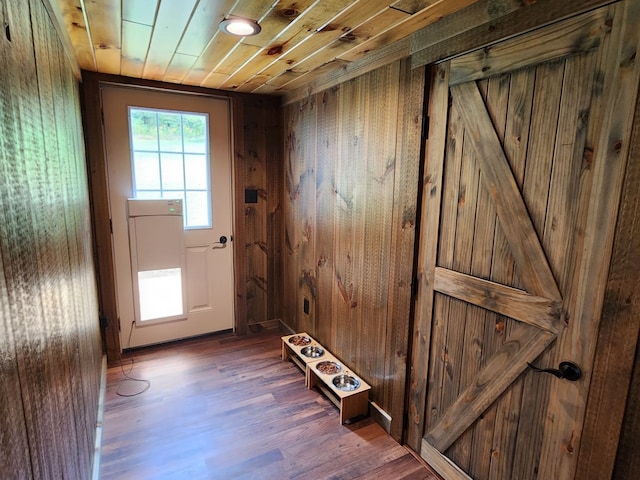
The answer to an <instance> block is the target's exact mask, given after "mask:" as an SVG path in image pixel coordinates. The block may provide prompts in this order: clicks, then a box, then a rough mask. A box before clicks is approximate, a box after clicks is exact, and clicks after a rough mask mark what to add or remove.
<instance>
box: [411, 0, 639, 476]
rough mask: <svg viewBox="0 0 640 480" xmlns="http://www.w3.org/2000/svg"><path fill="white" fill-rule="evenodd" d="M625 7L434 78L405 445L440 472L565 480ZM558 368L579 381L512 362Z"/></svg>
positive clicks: (626, 39) (619, 118)
mask: <svg viewBox="0 0 640 480" xmlns="http://www.w3.org/2000/svg"><path fill="white" fill-rule="evenodd" d="M637 5H638V2H637V1H632V2H619V3H617V4H613V5H611V6H608V7H604V8H601V9H598V10H594V11H592V12H589V13H587V14H583V15H581V16H578V17H575V18H572V19H569V20H565V21H563V22H562V23H558V24H555V25H552V26H549V27H546V28H544V29H541V30H538V31H535V32H533V33H529V34H526V35H523V36H521V37H518V38H515V39H511V40H509V41H507V42H504V43H501V44H497V45H494V46H492V47H490V48H485V49H483V50H482V51H478V52H473V53H471V54H468V55H466V56H464V57H460V58H457V59H454V60H451V61H449V62H447V63H444V64H440V65H437V66H436V67H435V68H434V71H433V78H432V82H431V92H430V106H429V109H430V112H429V116H430V130H429V139H428V145H427V153H426V159H425V180H424V182H425V184H424V193H423V211H422V220H421V222H422V223H421V238H420V247H419V248H420V251H419V267H418V281H419V290H418V298H417V303H416V321H415V330H414V342H413V356H412V371H411V379H412V382H411V396H410V399H409V402H410V405H409V423H408V431H407V440H408V443H409V445H410V446H412V448H414V449H416V450H417V451H418V452H420V454H421V455H422V457H423V458H425V459H426V460H427V461H428V462H429V463H430V464H432V465H433V466H434V467H436V468H437V469H438V470H439V471H440V472H441V474H442V475H443V476H444V477H445V478H447V479H449V478H469V477H470V478H476V479H496V480H504V479H535V478H539V479H554V480H562V479H572V478H573V474H574V471H575V462H576V460H577V458H578V454H579V445H580V439H581V431H582V422H583V416H584V412H585V405H586V398H587V393H588V388H589V375H590V370H591V367H592V362H593V353H594V349H595V341H596V335H597V330H598V322H599V317H600V312H601V309H602V304H601V303H602V298H603V286H604V281H605V278H606V274H607V268H608V262H609V257H610V251H611V243H612V235H613V228H614V226H615V217H616V213H617V207H618V202H619V196H620V185H621V180H622V177H623V175H624V167H625V163H626V152H627V149H628V138H629V129H630V125H631V121H632V118H631V117H632V112H633V105H634V102H635V95H636V91H637V82H638V75H637V71H636V70H637V68H636V67H635V64H634V61H633V59H634V58H635V49H636V46H637V36H638V33H637V30H638V28H637V25H638V7H637ZM561 361H570V362H574V363H575V364H577V365H578V366H580V367H581V368H582V369H583V376H582V378H581V379H579V380H578V381H577V382H571V381H568V380H566V379H559V378H556V377H555V376H553V375H550V374H548V373H535V372H534V371H533V370H532V369H531V368H530V367H529V363H531V364H533V365H535V366H537V367H541V368H556V367H557V366H558V365H559V362H561Z"/></svg>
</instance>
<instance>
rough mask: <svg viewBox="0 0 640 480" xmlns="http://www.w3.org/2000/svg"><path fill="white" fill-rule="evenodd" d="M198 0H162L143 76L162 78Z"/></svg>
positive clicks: (150, 78) (151, 78)
mask: <svg viewBox="0 0 640 480" xmlns="http://www.w3.org/2000/svg"><path fill="white" fill-rule="evenodd" d="M196 1H197V0H162V1H161V2H160V5H159V7H158V14H157V16H156V20H155V24H154V28H153V34H152V35H151V44H150V45H149V52H148V53H147V58H146V62H145V66H144V71H143V77H144V78H146V79H149V80H162V78H163V77H164V74H165V72H166V70H167V67H168V66H169V64H170V63H171V59H172V58H173V54H174V52H175V49H176V47H177V46H178V43H179V42H180V39H181V38H182V32H183V31H184V28H185V27H186V25H187V23H188V22H189V19H190V18H191V13H192V12H193V9H194V7H195V4H196Z"/></svg>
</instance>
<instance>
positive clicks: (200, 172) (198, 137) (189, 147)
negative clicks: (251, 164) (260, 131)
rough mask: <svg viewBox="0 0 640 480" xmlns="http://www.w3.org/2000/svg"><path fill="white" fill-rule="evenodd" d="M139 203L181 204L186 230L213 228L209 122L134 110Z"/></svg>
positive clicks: (192, 116)
mask: <svg viewBox="0 0 640 480" xmlns="http://www.w3.org/2000/svg"><path fill="white" fill-rule="evenodd" d="M129 128H130V132H131V158H132V164H133V166H132V168H133V184H134V185H133V196H134V198H180V199H182V200H183V201H184V204H183V205H184V217H183V218H184V227H185V228H187V229H189V228H210V227H211V226H212V219H211V191H210V175H209V164H210V162H209V117H208V115H206V114H201V113H191V112H173V111H167V110H155V109H149V108H137V107H129Z"/></svg>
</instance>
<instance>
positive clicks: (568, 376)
mask: <svg viewBox="0 0 640 480" xmlns="http://www.w3.org/2000/svg"><path fill="white" fill-rule="evenodd" d="M527 365H529V368H530V369H531V370H533V371H534V372H539V373H550V374H551V375H555V376H556V377H558V378H564V379H565V380H569V381H570V382H575V381H576V380H580V378H581V377H582V369H581V368H580V367H579V366H578V365H576V364H575V363H573V362H560V365H559V366H558V368H538V367H536V366H535V365H531V364H530V363H529V362H527Z"/></svg>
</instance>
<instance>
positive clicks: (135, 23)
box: [120, 0, 159, 78]
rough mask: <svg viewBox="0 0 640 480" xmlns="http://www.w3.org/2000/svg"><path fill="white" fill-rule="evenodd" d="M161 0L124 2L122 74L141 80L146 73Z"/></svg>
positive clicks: (128, 0)
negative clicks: (145, 69) (148, 54)
mask: <svg viewBox="0 0 640 480" xmlns="http://www.w3.org/2000/svg"><path fill="white" fill-rule="evenodd" d="M158 2H159V0H122V62H121V63H120V74H121V75H125V76H127V77H134V78H140V77H141V76H142V74H143V72H144V62H145V60H146V58H147V52H148V51H149V45H150V43H151V35H152V34H153V24H154V21H155V18H156V13H157V11H158Z"/></svg>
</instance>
